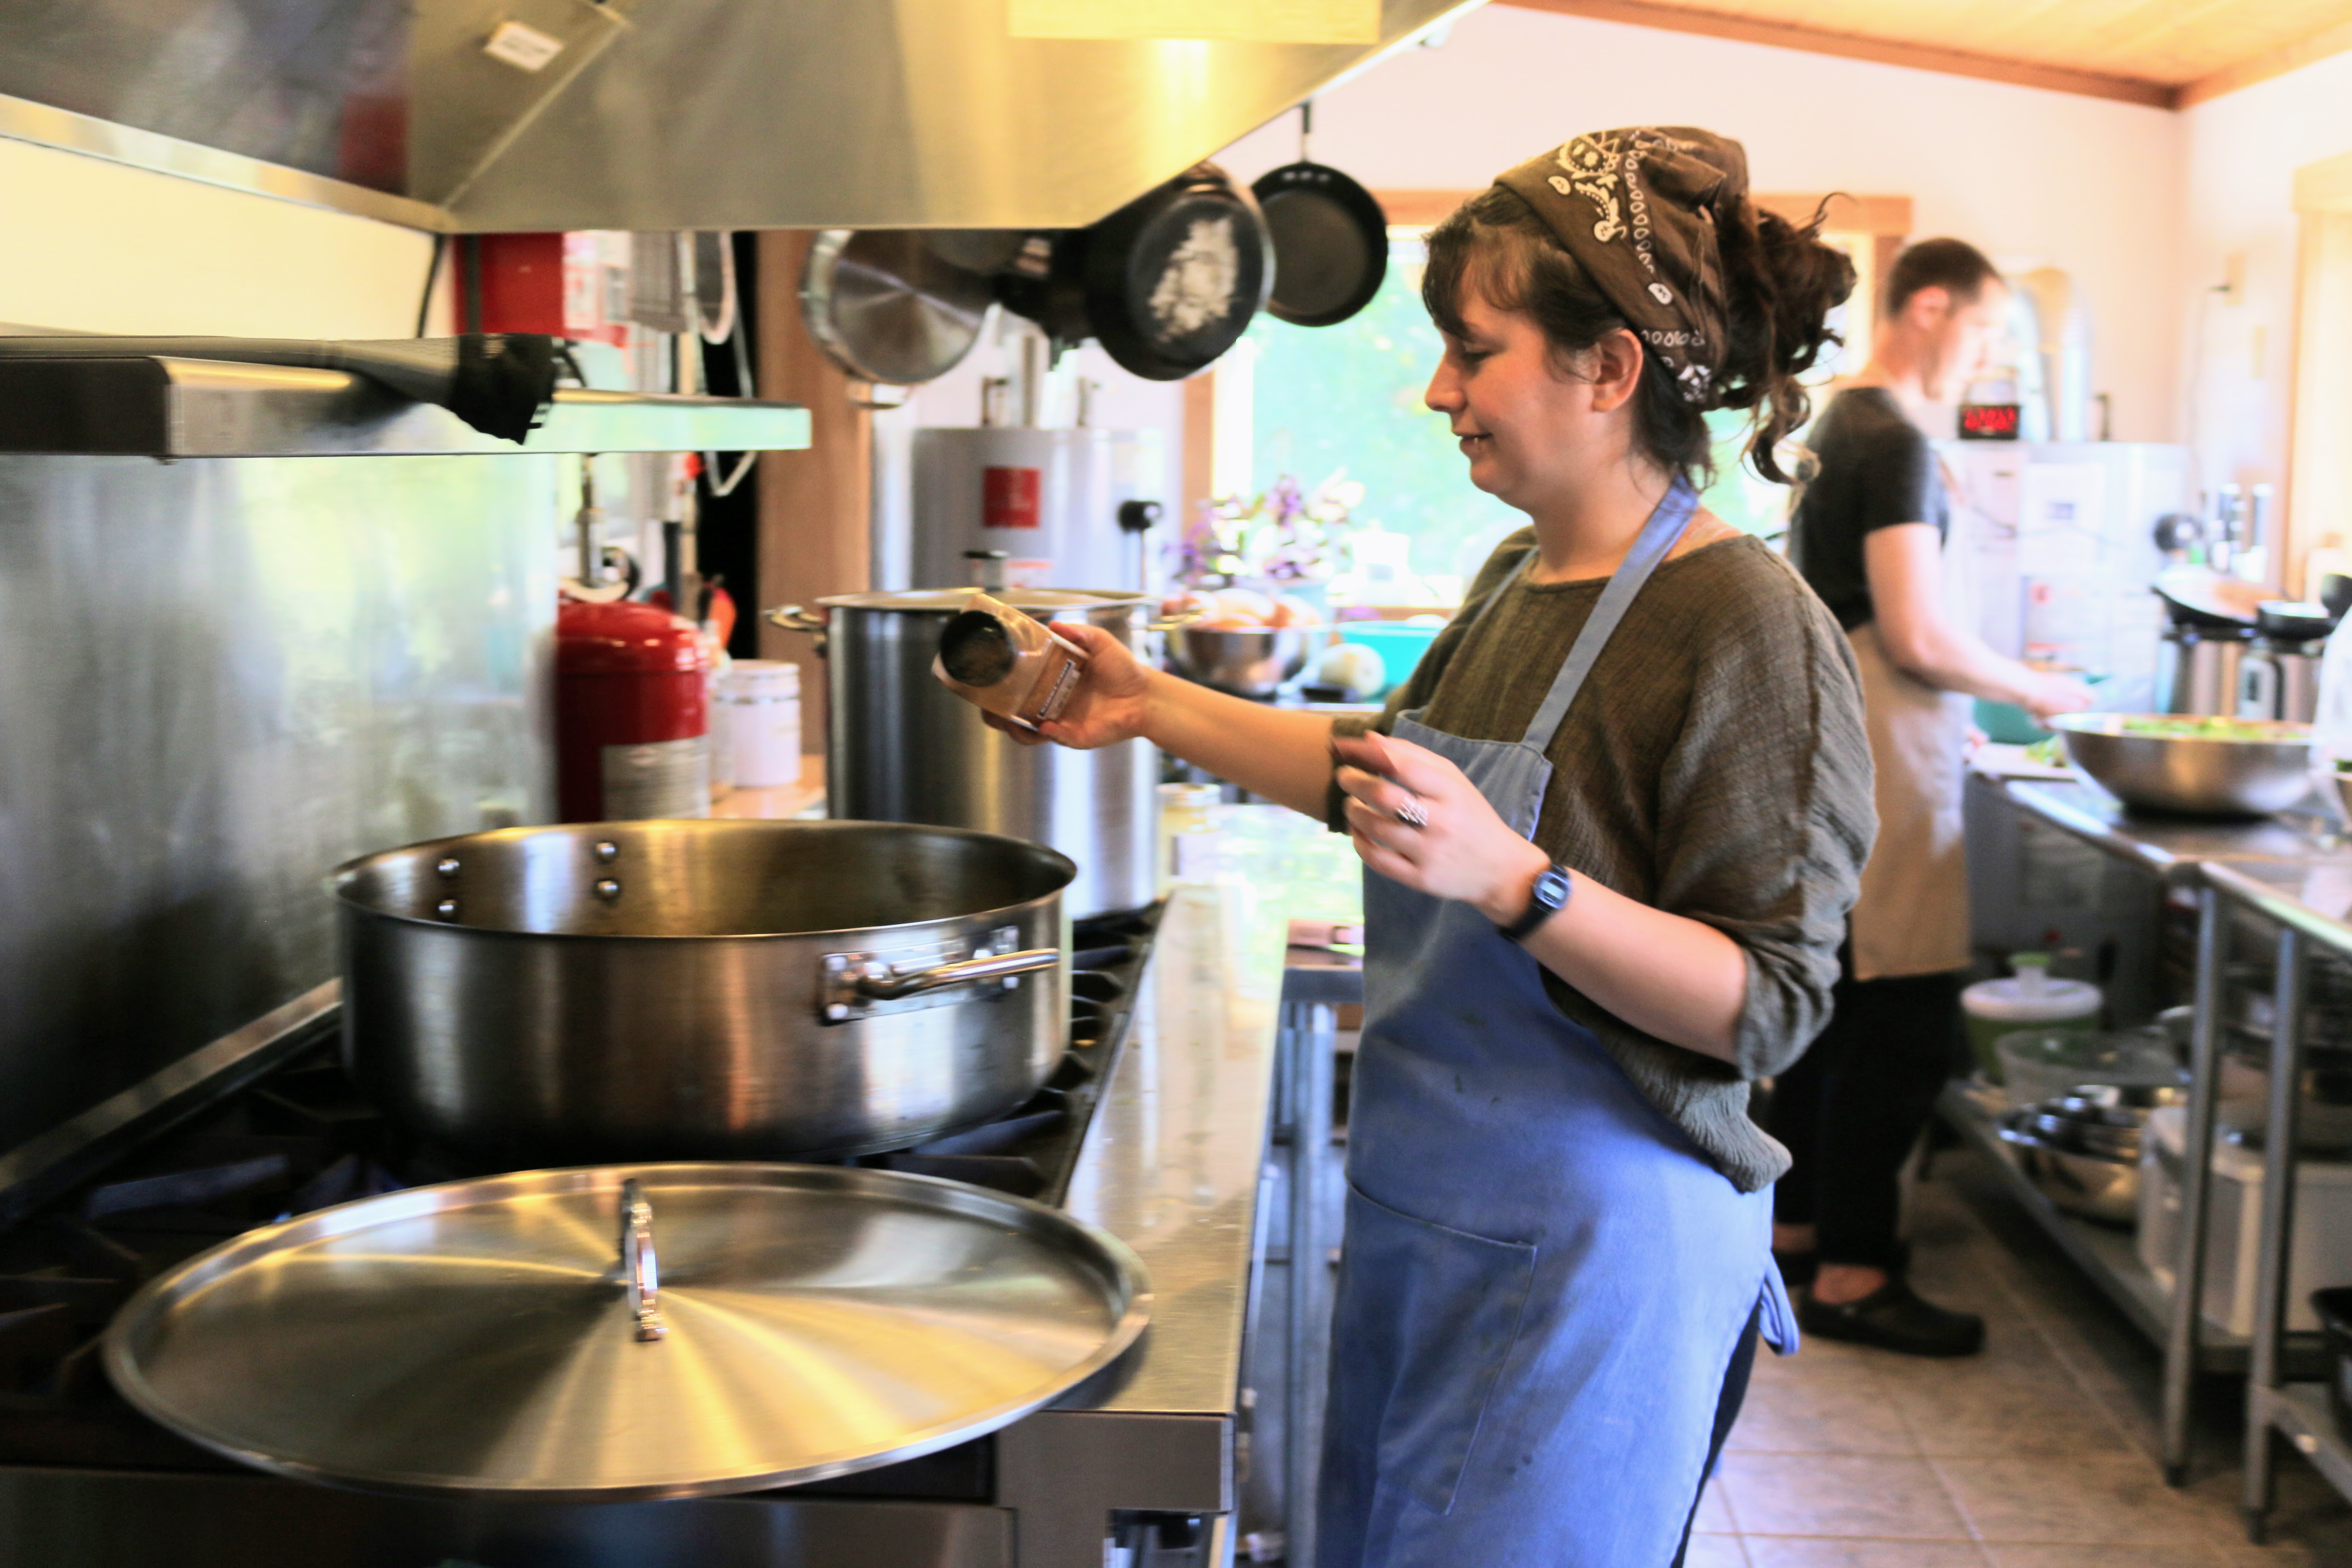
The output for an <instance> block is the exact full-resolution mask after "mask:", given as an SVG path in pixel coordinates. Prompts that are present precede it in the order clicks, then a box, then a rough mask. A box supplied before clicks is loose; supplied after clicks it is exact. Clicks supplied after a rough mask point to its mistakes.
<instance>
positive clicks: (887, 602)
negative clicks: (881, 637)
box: [817, 588, 1159, 620]
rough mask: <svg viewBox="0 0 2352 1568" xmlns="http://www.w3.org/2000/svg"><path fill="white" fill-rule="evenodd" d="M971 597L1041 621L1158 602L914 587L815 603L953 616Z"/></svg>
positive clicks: (1118, 595)
mask: <svg viewBox="0 0 2352 1568" xmlns="http://www.w3.org/2000/svg"><path fill="white" fill-rule="evenodd" d="M974 594H986V595H988V596H989V597H990V598H992V599H994V600H995V601H996V602H997V603H998V604H1000V605H1012V606H1013V608H1014V609H1016V610H1026V611H1028V612H1029V613H1030V614H1031V615H1034V616H1038V618H1039V619H1041V620H1042V619H1044V618H1045V616H1044V615H1043V614H1041V612H1046V611H1053V610H1092V609H1108V608H1112V607H1127V606H1130V605H1146V606H1155V605H1158V603H1159V600H1158V599H1156V598H1155V597H1154V596H1153V595H1150V594H1132V593H1126V592H1123V591H1121V590H1119V589H1116V588H1101V589H1095V588H915V589H910V590H908V591H906V592H903V593H877V594H835V595H832V596H831V597H829V598H824V599H819V600H818V601H817V603H818V604H820V605H824V607H825V608H827V609H829V610H918V611H921V610H928V611H930V612H932V613H933V614H941V613H945V614H953V613H954V612H956V611H958V610H961V609H964V608H965V607H967V606H968V605H970V604H971V596H972V595H974Z"/></svg>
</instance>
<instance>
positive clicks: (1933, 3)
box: [1503, 0, 2352, 109]
mask: <svg viewBox="0 0 2352 1568" xmlns="http://www.w3.org/2000/svg"><path fill="white" fill-rule="evenodd" d="M1503 3H1504V4H1507V5H1518V6H1521V7H1524V8H1526V9H1530V10H1538V11H1552V12H1558V13H1560V14H1563V15H1568V16H1591V17H1595V18H1597V19H1600V20H1602V21H1612V22H1624V23H1629V24H1632V25H1633V26H1648V27H1659V28H1664V29H1667V30H1670V31H1674V32H1684V33H1697V34H1704V35H1706V36H1710V37H1727V38H1736V39H1739V40H1742V41H1745V42H1748V43H1760V44H1769V45H1773V46H1775V47H1783V48H1794V49H1803V50H1807V51H1809V52H1811V53H1816V54H1830V55H1839V56H1843V57H1845V58H1857V59H1869V60H1876V61H1879V62H1881V63H1883V64H1888V65H1900V66H1908V67H1912V68H1916V69H1921V70H1933V71H1941V72H1944V73H1946V74H1948V75H1955V76H1968V77H1976V78H1979V79H1987V80H1993V81H2007V82H2012V83H2015V84H2017V85H2020V86H2024V87H2038V88H2044V89H2050V90H2053V91H2058V92H2074V93H2084V94H2088V95H2090V96H2092V97H2096V98H2108V99H2116V100H2121V101H2124V102H2126V103H2142V104H2147V105H2149V106H2151V107H2156V108H2165V109H2181V108H2186V107H2188V106H2189V105H2190V104H2192V103H2200V102H2203V101H2204V100H2207V99H2210V98H2214V97H2218V96H2219V95H2221V93H2224V92H2231V91H2235V90H2236V89H2239V88H2242V87H2247V86H2251V85H2252V83H2254V82H2257V81H2262V80H2266V79H2269V78H2271V77H2273V76H2277V75H2280V74H2282V73H2284V72H2285V71H2288V70H2293V69H2294V68H2296V67H2298V66H2302V65H2307V64H2309V63H2310V62H2311V61H2313V60H2315V59H2321V58H2326V57H2327V56H2329V55H2332V54H2337V53H2341V52H2344V51H2345V50H2347V49H2352V0H1503Z"/></svg>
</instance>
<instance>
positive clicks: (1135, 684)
mask: <svg viewBox="0 0 2352 1568" xmlns="http://www.w3.org/2000/svg"><path fill="white" fill-rule="evenodd" d="M1054 635H1055V636H1056V637H1060V638H1061V639H1062V640H1063V641H1065V642H1067V643H1071V644H1073V645H1075V646H1076V647H1077V648H1078V650H1079V651H1080V652H1082V653H1084V654H1085V655H1086V656H1087V668H1086V673H1085V674H1083V675H1082V676H1080V677H1079V678H1078V686H1077V689H1076V691H1074V692H1073V693H1071V695H1070V702H1069V706H1068V707H1066V708H1065V709H1063V710H1062V716H1061V717H1060V718H1059V719H1055V720H1051V721H1048V722H1046V723H1044V724H1041V725H1039V726H1038V727H1037V728H1036V729H1034V730H1032V729H1029V728H1028V727H1026V726H1025V725H1021V724H1015V723H1013V722H1012V721H1009V720H1005V719H1000V718H998V717H997V716H996V715H995V714H993V713H983V714H982V718H984V719H986V720H987V721H988V722H989V725H990V727H991V728H992V729H997V730H1002V731H1004V732H1005V733H1006V734H1008V735H1010V736H1012V737H1013V739H1014V740H1016V741H1018V742H1021V743H1022V744H1023V745H1024V746H1042V745H1044V744H1045V742H1048V741H1053V742H1057V743H1059V744H1061V745H1065V746H1069V747H1072V748H1075V749H1076V750H1077V751H1081V752H1091V751H1094V750H1096V749H1097V748H1098V747H1102V746H1115V745H1117V744H1118V743H1119V742H1121V741H1132V740H1134V739H1135V738H1136V737H1137V736H1138V735H1140V734H1142V733H1143V725H1144V719H1145V715H1146V710H1147V708H1148V706H1149V697H1150V689H1151V680H1152V675H1153V671H1151V670H1150V669H1148V668H1145V667H1144V664H1143V662H1142V661H1141V660H1140V659H1139V658H1136V657H1135V650H1134V649H1132V648H1130V647H1128V646H1127V640H1126V639H1125V638H1124V637H1117V636H1114V635H1113V634H1112V633H1109V632H1107V631H1105V630H1103V629H1102V627H1100V626H1088V625H1087V624H1086V623H1085V622H1083V621H1056V622H1055V623H1054Z"/></svg>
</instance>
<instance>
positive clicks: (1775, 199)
mask: <svg viewBox="0 0 2352 1568" xmlns="http://www.w3.org/2000/svg"><path fill="white" fill-rule="evenodd" d="M1748 199H1749V200H1751V201H1753V202H1754V203H1755V204H1756V205H1758V206H1759V207H1761V208H1763V209H1764V210H1765V211H1766V212H1769V213H1778V214H1779V215H1780V216H1782V217H1784V218H1787V219H1788V220H1789V221H1790V223H1793V224H1808V223H1811V222H1812V221H1813V215H1814V214H1815V213H1817V212H1819V211H1820V210H1821V207H1822V203H1823V202H1827V203H1829V205H1830V214H1829V220H1828V221H1827V222H1826V223H1824V224H1822V227H1823V228H1832V229H1835V230H1837V231H1838V232H1839V233H1840V234H1867V235H1874V236H1876V237H1879V238H1882V239H1885V238H1894V239H1902V238H1905V237H1908V236H1909V235H1910V233H1911V198H1910V197H1909V196H1857V195H1851V194H1849V193H1847V192H1845V191H1832V192H1830V193H1828V194H1827V195H1814V194H1811V193H1808V194H1805V195H1786V194H1784V193H1780V192H1774V191H1759V192H1757V193H1756V194H1755V195H1753V196H1751V197H1749V198H1748Z"/></svg>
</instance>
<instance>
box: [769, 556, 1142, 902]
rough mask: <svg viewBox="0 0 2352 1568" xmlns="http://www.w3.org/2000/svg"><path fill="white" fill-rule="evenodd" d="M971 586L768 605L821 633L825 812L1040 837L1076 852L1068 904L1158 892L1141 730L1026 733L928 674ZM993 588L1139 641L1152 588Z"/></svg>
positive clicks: (780, 620) (1136, 898) (1055, 617)
mask: <svg viewBox="0 0 2352 1568" xmlns="http://www.w3.org/2000/svg"><path fill="white" fill-rule="evenodd" d="M973 592H974V590H972V589H969V588H948V589H940V590H937V591H924V592H915V593H879V594H845V595H839V596H837V597H835V598H829V599H820V600H818V601H817V603H818V604H819V605H822V606H823V607H824V611H825V614H824V616H823V617H819V616H814V615H811V614H809V613H808V612H805V611H803V610H802V609H800V608H799V607H798V606H796V605H786V606H785V607H784V608H782V609H780V610H776V611H772V612H771V614H770V616H769V618H770V619H771V620H772V621H774V622H775V623H776V624H777V625H778V626H786V627H789V628H791V629H793V630H795V631H803V632H811V633H815V634H819V635H821V636H822V637H823V638H824V644H823V646H824V657H825V688H826V697H827V699H828V702H827V709H826V712H827V718H826V721H825V767H824V778H825V808H826V810H827V811H828V812H829V813H830V814H831V815H833V816H840V817H855V818H859V819H862V820H870V821H877V822H928V823H937V824H940V826H950V827H975V828H980V829H982V830H983V831H986V832H990V833H1003V834H1010V835H1011V836H1012V837H1015V838H1026V839H1028V840H1030V841H1031V842H1032V843H1036V844H1045V845H1050V846H1051V847H1054V848H1055V849H1058V850H1060V851H1061V852H1062V853H1063V854H1065V855H1067V856H1068V857H1069V858H1071V859H1072V860H1074V861H1076V863H1077V875H1076V879H1075V880H1073V881H1072V882H1071V884H1070V889H1069V895H1068V898H1069V906H1070V916H1071V918H1072V919H1074V920H1086V919H1088V918H1090V917H1092V916H1095V915H1102V914H1112V913H1120V912H1124V911H1126V910H1139V909H1141V908H1142V907H1143V906H1144V905H1146V904H1149V903H1150V902H1151V900H1152V898H1153V896H1154V894H1155V892H1156V889H1155V887H1154V885H1153V884H1154V878H1153V870H1154V868H1153V865H1152V854H1151V848H1152V830H1153V825H1154V824H1153V807H1154V802H1155V798H1156V797H1155V796H1154V795H1153V793H1152V791H1153V787H1154V786H1155V785H1156V784H1159V782H1160V755H1159V753H1158V752H1156V751H1154V750H1153V749H1152V746H1151V743H1150V742H1148V741H1128V742H1121V743H1120V744H1118V745H1116V746H1105V747H1103V748H1101V749H1100V750H1098V751H1092V752H1076V751H1072V750H1070V749H1069V748H1068V747H1066V746H1024V745H1022V744H1020V743H1019V742H1016V741H1014V740H1013V738H1012V737H1011V736H1009V735H1005V734H1003V733H1001V732H999V731H995V730H992V729H990V728H989V727H988V726H987V725H986V724H985V723H983V722H982V720H981V716H980V710H978V709H976V708H974V707H972V706H971V704H970V703H969V702H966V701H964V700H962V699H961V698H959V697H957V696H956V695H955V694H954V693H953V692H951V691H950V690H949V689H947V688H946V687H944V686H941V685H940V683H939V680H938V679H936V678H935V677H934V676H933V675H932V674H931V658H932V657H933V655H935V654H936V653H938V651H939V646H940V629H941V628H942V627H944V626H946V625H947V624H948V621H949V619H950V617H951V616H954V615H955V614H956V613H957V612H958V611H960V610H961V609H962V608H963V607H964V605H965V604H966V603H967V602H968V601H969V600H970V599H971V595H972V593H973ZM995 596H996V597H997V598H999V599H1001V600H1003V602H1005V603H1007V604H1010V605H1013V606H1014V607H1015V608H1016V609H1019V610H1022V611H1024V612H1025V613H1026V614H1028V615H1031V616H1035V617H1036V618H1037V619H1039V620H1041V621H1046V622H1053V621H1085V622H1087V624H1089V625H1092V626H1100V627H1102V628H1103V629H1104V630H1106V631H1108V632H1110V633H1112V634H1114V635H1115V636H1118V637H1125V638H1127V639H1128V641H1129V644H1130V645H1132V646H1134V647H1136V648H1137V651H1138V653H1139V654H1140V653H1141V652H1142V647H1141V644H1142V639H1143V636H1144V634H1145V632H1146V631H1148V630H1149V629H1150V626H1151V624H1152V614H1153V611H1154V610H1155V609H1156V607H1157V601H1156V600H1154V599H1153V598H1151V597H1150V595H1145V594H1126V593H1114V592H1108V591H1105V592H1100V593H1097V592H1093V591H1090V590H1079V589H1072V588H1007V589H1003V590H997V591H995Z"/></svg>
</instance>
